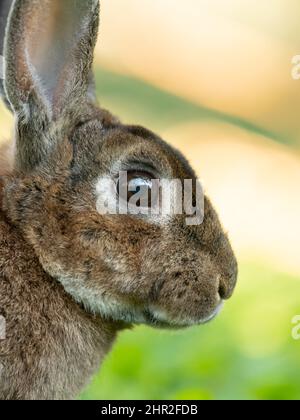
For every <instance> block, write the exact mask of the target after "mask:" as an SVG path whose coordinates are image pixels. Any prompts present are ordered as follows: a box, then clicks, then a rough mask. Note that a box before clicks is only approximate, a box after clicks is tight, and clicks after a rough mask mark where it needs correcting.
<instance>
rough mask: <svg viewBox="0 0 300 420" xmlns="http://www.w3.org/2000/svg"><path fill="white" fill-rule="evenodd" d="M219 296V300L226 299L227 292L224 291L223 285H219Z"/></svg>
mask: <svg viewBox="0 0 300 420" xmlns="http://www.w3.org/2000/svg"><path fill="white" fill-rule="evenodd" d="M219 295H220V298H221V299H226V298H227V290H226V286H225V285H224V284H220V286H219Z"/></svg>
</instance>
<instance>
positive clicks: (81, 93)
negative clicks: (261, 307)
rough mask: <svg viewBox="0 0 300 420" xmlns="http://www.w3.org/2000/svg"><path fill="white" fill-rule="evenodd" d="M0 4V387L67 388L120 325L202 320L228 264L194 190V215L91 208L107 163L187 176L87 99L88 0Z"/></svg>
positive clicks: (10, 393) (145, 176)
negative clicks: (4, 149) (0, 113)
mask: <svg viewBox="0 0 300 420" xmlns="http://www.w3.org/2000/svg"><path fill="white" fill-rule="evenodd" d="M0 6H1V10H0V17H1V22H2V27H1V28H0V41H1V44H2V40H1V37H2V38H3V37H4V29H5V28H4V27H6V35H5V37H4V53H3V55H4V57H5V80H4V82H3V87H4V88H3V89H2V91H3V93H4V92H5V98H4V100H5V102H6V103H7V104H8V106H9V108H10V109H11V110H12V112H13V113H14V116H15V123H16V130H15V139H14V142H15V146H14V150H15V152H14V156H13V162H12V164H11V166H10V164H8V165H7V168H6V169H4V168H3V169H2V172H1V168H0V175H2V176H1V178H0V180H1V181H0V186H1V187H0V188H1V189H0V202H1V208H0V315H1V316H2V317H3V319H5V320H6V337H5V339H4V340H1V341H0V363H1V370H0V398H2V399H70V398H74V397H76V396H78V394H79V392H80V391H81V389H82V388H83V387H84V386H85V384H86V383H87V382H88V381H89V379H90V377H91V376H92V375H93V374H94V373H95V372H96V371H97V369H98V368H99V365H100V363H101V361H102V359H103V357H104V356H105V354H106V353H107V352H108V351H109V349H110V348H111V346H112V344H113V342H114V340H115V338H116V335H117V333H118V332H119V331H120V330H122V329H124V328H129V327H130V326H131V325H135V324H141V323H144V324H147V325H151V326H154V327H161V328H183V327H187V326H190V325H195V324H201V323H204V322H207V321H208V320H210V319H212V318H213V317H214V316H215V315H216V314H217V312H218V311H219V309H220V305H221V303H222V301H223V300H225V299H228V298H229V297H230V296H231V295H232V293H233V290H234V287H235V284H236V279H237V263H236V259H235V257H234V254H233V251H232V249H231V246H230V243H229V241H228V238H227V236H226V235H225V233H224V232H223V230H222V227H221V225H220V222H219V220H218V216H217V214H216V213H215V211H214V209H213V207H212V205H211V204H210V202H209V200H208V199H207V198H206V197H205V212H204V221H203V223H202V224H199V225H188V224H187V223H186V218H185V216H186V215H184V214H183V215H175V214H174V215H170V217H168V218H167V219H166V218H165V217H164V218H163V217H160V215H157V216H156V217H155V218H152V217H151V215H148V216H147V215H132V214H106V215H105V214H101V213H100V212H99V211H98V210H97V200H98V199H99V188H98V187H99V182H100V181H99V180H101V179H105V178H109V179H111V180H112V181H113V182H114V183H115V185H116V190H118V188H119V178H118V174H119V173H120V172H125V171H126V172H127V174H128V179H129V181H128V182H133V183H134V184H135V185H137V186H145V185H148V189H149V190H150V191H149V192H150V193H151V185H152V184H151V182H150V181H151V180H152V179H173V178H174V179H180V180H181V181H182V182H183V181H184V180H186V179H192V180H196V175H195V173H194V171H193V170H192V169H191V168H190V166H189V164H188V163H187V161H186V160H185V159H184V158H183V157H182V156H181V154H180V153H179V152H177V151H176V150H174V149H172V148H171V147H170V146H168V145H167V144H166V143H165V142H163V141H162V140H160V139H159V137H157V136H156V135H155V134H153V133H152V132H150V131H148V130H146V129H144V128H142V127H138V126H127V125H123V124H121V123H120V122H119V121H118V120H117V119H116V118H114V117H113V116H112V115H111V114H109V113H108V112H107V111H105V110H102V109H100V108H99V107H97V104H96V100H95V92H94V86H93V77H92V71H91V68H92V62H93V52H94V46H95V43H96V38H97V32H98V18H99V2H98V1H97V0H85V1H82V0H81V1H78V0H64V1H61V0H15V1H14V2H12V1H0ZM10 6H11V8H10ZM9 10H10V13H9V15H8V11H9ZM7 16H8V18H7ZM6 22H7V24H6ZM0 53H1V50H0ZM8 169H9V170H8ZM7 172H9V173H7ZM194 188H195V186H194ZM194 195H195V191H194Z"/></svg>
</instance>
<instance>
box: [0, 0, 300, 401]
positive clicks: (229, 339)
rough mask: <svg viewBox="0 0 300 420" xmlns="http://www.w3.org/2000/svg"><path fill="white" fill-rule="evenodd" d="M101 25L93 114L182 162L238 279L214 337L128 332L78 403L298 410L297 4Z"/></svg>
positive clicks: (7, 125) (189, 7)
mask: <svg viewBox="0 0 300 420" xmlns="http://www.w3.org/2000/svg"><path fill="white" fill-rule="evenodd" d="M101 21H102V22H101V23H102V25H101V31H100V37H99V43H98V45H97V51H96V76H97V88H98V93H99V100H100V102H101V104H103V106H105V107H107V108H109V109H110V110H111V111H113V112H114V113H116V114H118V115H119V116H120V117H121V118H122V119H123V121H125V122H130V123H137V124H143V125H146V126H147V127H148V128H150V129H152V130H153V131H156V132H158V134H160V135H161V136H162V137H163V138H164V139H165V140H167V141H168V142H169V143H171V144H173V145H174V146H176V147H178V148H179V149H180V150H181V151H182V152H183V153H184V154H185V155H186V156H187V157H188V158H189V160H190V161H191V163H192V164H193V166H194V167H195V168H196V169H197V172H198V174H199V177H200V178H201V179H202V180H203V183H204V185H205V187H206V190H207V193H208V195H209V196H210V197H211V198H212V200H213V202H214V203H215V205H216V207H217V209H218V211H219V213H220V215H221V218H222V221H223V223H224V225H225V227H226V229H227V230H228V232H229V235H230V237H231V238H232V242H233V245H234V248H235V250H236V252H237V255H238V257H239V261H240V270H241V273H240V281H239V287H238V290H237V293H236V295H235V297H234V298H233V299H232V301H231V302H228V304H227V306H226V309H225V311H224V314H222V315H221V316H220V317H219V319H218V320H216V321H214V322H213V323H212V324H210V325H208V326H205V327H202V328H196V329H192V330H190V331H187V332H183V333H178V334H173V333H172V334H169V333H159V332H157V331H151V330H150V329H147V328H138V329H136V330H135V331H134V332H128V333H124V334H123V335H122V336H121V337H120V341H119V343H118V344H117V346H116V348H115V351H114V352H113V353H112V355H111V356H109V358H108V360H107V362H106V363H105V364H104V368H103V371H102V373H101V375H100V376H99V377H97V378H96V379H95V382H94V383H93V385H92V386H90V387H89V389H88V390H87V391H86V392H85V393H84V394H83V396H82V398H86V399H89V398H133V399H134V398H203V399H210V398H219V399H226V398H249V399H250V398H252V399H267V398H270V399H276V398H277V399H278V398H286V399H288V398H297V399H299V398H300V341H295V340H293V339H292V336H291V330H292V324H291V320H292V318H293V317H294V316H295V315H297V314H300V296H299V295H300V222H299V215H300V118H299V115H300V80H298V81H297V80H294V79H293V78H292V68H293V66H292V58H293V57H294V56H295V55H297V54H300V30H299V21H300V3H299V1H298V0H261V1H260V2H253V1H252V0H185V1H184V2H183V1H180V0H102V17H101ZM0 111H1V114H0V139H2V140H3V139H5V138H8V137H9V133H10V132H11V128H12V121H11V117H10V115H9V113H8V112H7V111H6V110H4V108H3V107H1V109H0ZM0 141H1V140H0Z"/></svg>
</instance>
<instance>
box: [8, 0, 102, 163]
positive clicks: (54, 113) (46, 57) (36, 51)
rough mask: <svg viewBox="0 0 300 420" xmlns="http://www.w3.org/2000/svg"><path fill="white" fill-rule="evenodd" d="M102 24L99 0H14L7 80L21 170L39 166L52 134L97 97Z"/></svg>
mask: <svg viewBox="0 0 300 420" xmlns="http://www.w3.org/2000/svg"><path fill="white" fill-rule="evenodd" d="M0 1H1V0H0ZM98 23H99V1H98V0H14V2H13V5H12V8H11V13H10V15H9V22H8V26H7V31H6V37H5V42H4V57H5V81H4V85H5V91H6V96H7V98H8V100H9V102H10V104H11V107H12V109H13V111H14V112H15V115H16V116H17V118H18V135H19V137H20V138H17V150H16V153H17V157H16V159H17V161H16V164H17V166H18V167H19V168H20V169H26V170H31V169H33V168H34V167H35V166H37V165H39V163H41V161H42V160H43V159H44V158H45V155H47V154H48V151H49V148H52V146H53V143H54V142H55V139H54V138H50V133H51V135H52V137H53V133H57V132H58V131H59V133H60V134H61V136H62V135H64V133H65V132H66V130H68V129H70V128H71V125H72V124H74V121H76V118H77V117H78V116H79V115H80V112H82V111H81V110H82V108H83V106H84V104H85V103H86V102H87V101H89V102H90V101H91V100H93V99H94V97H95V95H94V93H93V91H92V90H91V86H92V85H93V83H91V82H92V79H93V76H92V63H93V54H94V47H95V44H96V40H97V33H98ZM42 133H44V134H45V135H44V139H43V138H42V137H43V136H41V134H42ZM17 137H18V136H17Z"/></svg>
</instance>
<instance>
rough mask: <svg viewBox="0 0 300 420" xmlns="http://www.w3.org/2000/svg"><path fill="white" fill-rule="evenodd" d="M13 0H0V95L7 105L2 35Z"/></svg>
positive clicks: (3, 35)
mask: <svg viewBox="0 0 300 420" xmlns="http://www.w3.org/2000/svg"><path fill="white" fill-rule="evenodd" d="M12 3H13V0H0V97H1V98H2V99H3V101H4V102H5V104H6V105H7V106H8V107H10V106H9V102H8V100H7V98H6V95H5V92H4V81H3V79H4V57H3V54H4V52H3V50H4V37H5V29H6V26H7V20H8V14H9V11H10V8H11V5H12Z"/></svg>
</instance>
